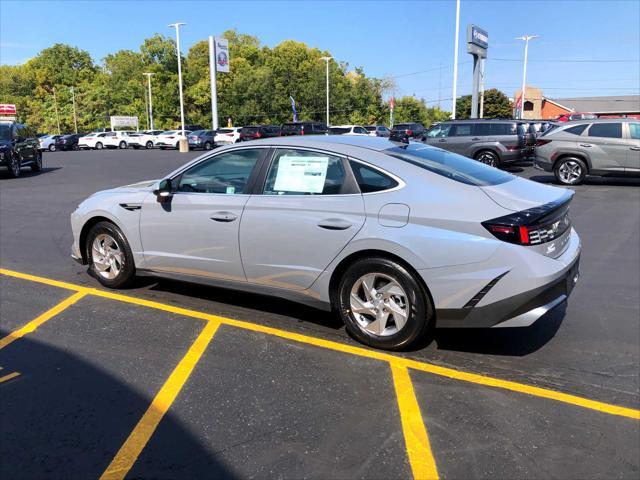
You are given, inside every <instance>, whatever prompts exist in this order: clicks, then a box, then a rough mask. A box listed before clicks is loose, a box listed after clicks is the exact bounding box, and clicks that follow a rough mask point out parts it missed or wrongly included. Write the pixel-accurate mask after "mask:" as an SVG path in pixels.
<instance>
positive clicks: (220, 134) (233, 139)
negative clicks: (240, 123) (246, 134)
mask: <svg viewBox="0 0 640 480" xmlns="http://www.w3.org/2000/svg"><path fill="white" fill-rule="evenodd" d="M240 130H242V127H228V128H219V129H218V130H217V131H216V136H215V137H214V138H213V141H214V142H215V143H216V145H220V144H222V145H229V144H231V143H238V142H239V141H240Z"/></svg>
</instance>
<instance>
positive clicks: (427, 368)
mask: <svg viewBox="0 0 640 480" xmlns="http://www.w3.org/2000/svg"><path fill="white" fill-rule="evenodd" d="M0 274H4V275H7V276H11V277H16V278H22V279H25V280H31V281H34V282H39V283H44V284H47V285H53V286H60V287H61V288H66V289H69V290H77V291H79V292H85V293H86V294H90V295H96V296H98V297H102V298H109V299H112V300H118V301H121V302H125V303H130V304H135V305H140V306H144V307H149V308H155V309H157V310H163V311H165V312H171V313H175V314H178V315H184V316H187V317H192V318H198V319H200V320H205V321H213V322H217V323H221V324H223V325H231V326H234V327H238V328H242V329H244V330H250V331H254V332H260V333H265V334H267V335H273V336H276V337H280V338H285V339H288V340H293V341H295V342H300V343H305V344H308V345H315V346H317V347H321V348H327V349H330V350H334V351H339V352H344V353H350V354H352V355H358V356H361V357H366V358H372V359H375V360H382V361H386V362H391V363H397V364H398V365H404V366H405V367H407V368H412V369H415V370H420V371H423V372H428V373H431V374H434V375H439V376H443V377H448V378H452V379H456V380H462V381H465V382H470V383H475V384H478V385H485V386H489V387H494V388H502V389H505V390H511V391H514V392H519V393H524V394H527V395H532V396H535V397H541V398H547V399H550V400H555V401H559V402H563V403H567V404H570V405H575V406H578V407H582V408H587V409H590V410H595V411H598V412H603V413H607V414H611V415H620V416H623V417H628V418H632V419H634V420H640V410H638V409H634V408H627V407H622V406H618V405H613V404H610V403H605V402H599V401H597V400H590V399H587V398H583V397H579V396H577V395H571V394H567V393H562V392H558V391H555V390H549V389H546V388H542V387H534V386H532V385H526V384H523V383H518V382H512V381H507V380H500V379H498V378H493V377H488V376H485V375H479V374H475V373H468V372H464V371H460V370H455V369H452V368H446V367H440V366H438V365H434V364H430V363H426V362H420V361H417V360H411V359H407V358H403V357H398V356H396V355H391V354H388V353H383V352H380V351H376V350H368V349H366V348H362V347H355V346H352V345H347V344H344V343H340V342H334V341H331V340H324V339H322V338H316V337H311V336H308V335H303V334H299V333H293V332H289V331H286V330H280V329H278V328H273V327H267V326H264V325H260V324H255V323H250V322H245V321H242V320H234V319H231V318H225V317H220V316H217V315H211V314H209V313H205V312H199V311H197V310H191V309H187V308H181V307H174V306H171V305H166V304H164V303H160V302H155V301H152V300H144V299H141V298H136V297H131V296H128V295H122V294H119V293H112V292H106V291H103V290H97V289H87V288H85V287H82V286H80V285H74V284H72V283H66V282H58V281H57V280H50V279H48V278H44V277H38V276H35V275H29V274H23V273H20V272H15V271H12V270H6V269H0ZM0 348H1V347H0Z"/></svg>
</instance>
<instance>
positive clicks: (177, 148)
mask: <svg viewBox="0 0 640 480" xmlns="http://www.w3.org/2000/svg"><path fill="white" fill-rule="evenodd" d="M176 150H180V142H176Z"/></svg>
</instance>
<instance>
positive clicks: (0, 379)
mask: <svg viewBox="0 0 640 480" xmlns="http://www.w3.org/2000/svg"><path fill="white" fill-rule="evenodd" d="M0 370H3V368H2V367H0ZM19 375H20V372H13V373H10V374H8V375H4V376H2V377H0V383H4V382H8V381H9V380H11V379H12V378H16V377H17V376H19Z"/></svg>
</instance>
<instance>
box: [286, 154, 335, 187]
mask: <svg viewBox="0 0 640 480" xmlns="http://www.w3.org/2000/svg"><path fill="white" fill-rule="evenodd" d="M328 167H329V158H328V157H298V156H291V155H285V156H282V157H280V159H279V160H278V173H277V175H276V181H275V184H274V190H275V191H280V192H302V193H322V190H323V189H324V183H325V180H326V178H327V169H328Z"/></svg>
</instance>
